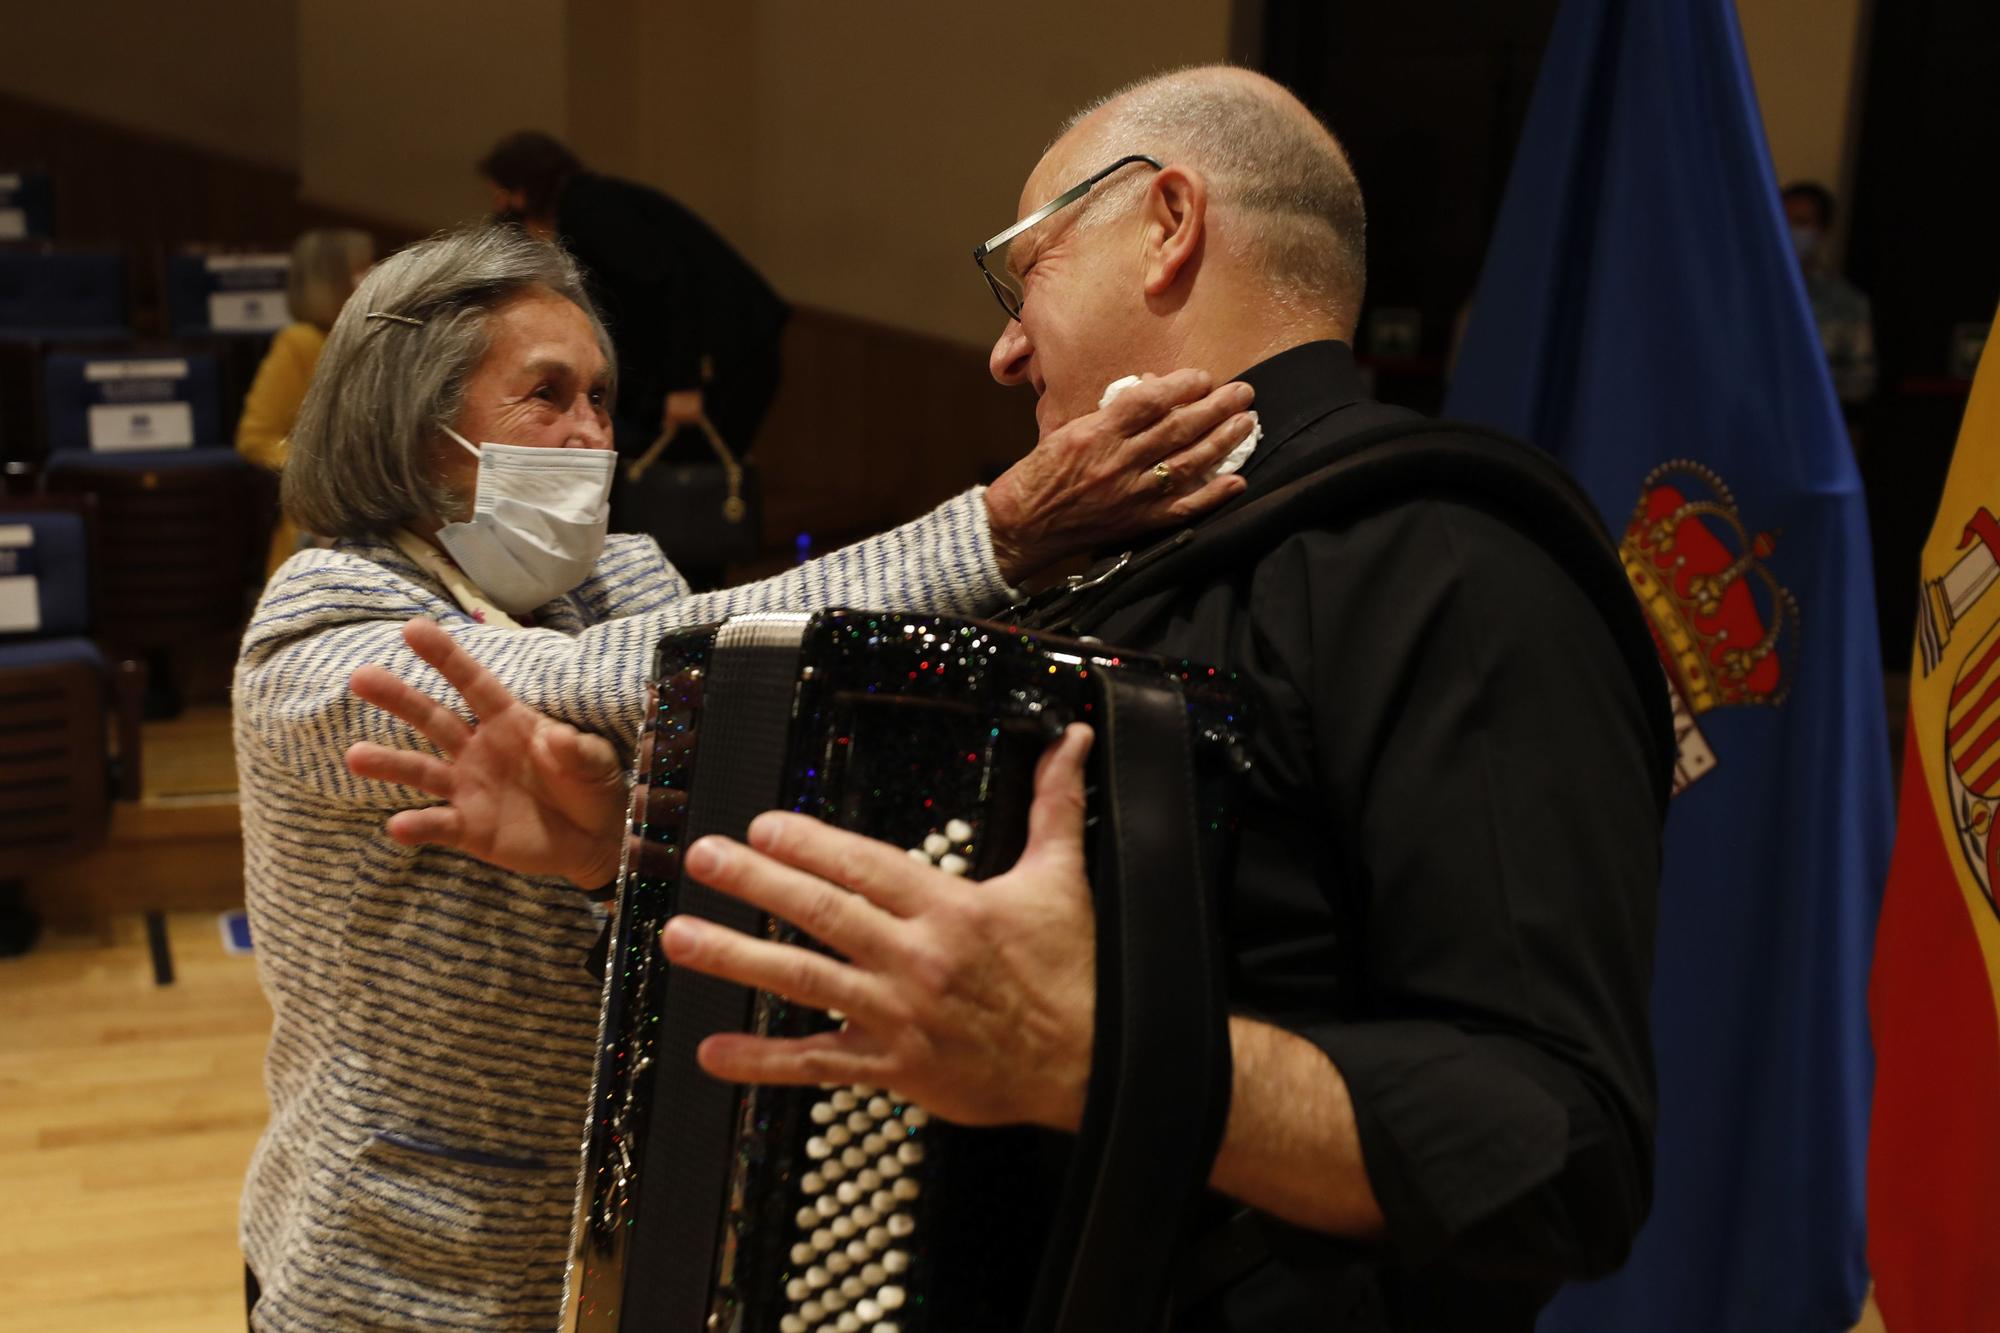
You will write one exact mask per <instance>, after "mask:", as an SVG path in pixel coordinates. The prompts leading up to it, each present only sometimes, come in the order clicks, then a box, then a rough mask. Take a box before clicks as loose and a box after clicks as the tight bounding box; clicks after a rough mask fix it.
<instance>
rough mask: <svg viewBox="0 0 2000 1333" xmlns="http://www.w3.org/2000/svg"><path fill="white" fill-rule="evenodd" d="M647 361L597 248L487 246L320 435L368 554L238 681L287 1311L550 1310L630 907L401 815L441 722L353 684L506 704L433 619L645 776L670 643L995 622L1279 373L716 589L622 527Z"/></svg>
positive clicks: (272, 608)
mask: <svg viewBox="0 0 2000 1333" xmlns="http://www.w3.org/2000/svg"><path fill="white" fill-rule="evenodd" d="M612 364H613V358H612V354H611V347H610V344H609V340H608V339H607V337H606V335H605V332H604V329H603V326H602V325H601V324H600V323H599V322H598V320H597V317H596V316H595V314H594V313H593V312H592V310H591V307H590V302H589V299H588V298H587V297H586V295H585V294H584V289H583V286H582V284H581V282H580V280H579V278H578V274H577V270H576V268H575V265H574V264H573V263H572V262H571V261H570V260H569V259H568V257H567V256H565V255H564V254H563V253H562V252H561V251H560V250H558V249H556V248H554V247H551V246H549V245H545V244H543V243H541V242H538V241H535V240H533V239H532V238H530V237H528V236H527V235H525V234H524V233H522V232H520V231H518V230H515V229H511V228H502V227H484V228H478V229H473V230H468V231H461V232H457V233H453V234H448V235H444V236H440V237H437V238H433V239H432V240H429V241H425V242H422V243H420V244H418V245H415V246H412V247H410V248H409V249H407V250H404V251H402V252H401V253H399V254H396V255H394V256H392V257H390V258H389V259H388V260H386V261H384V262H383V263H382V264H380V265H378V266H377V267H376V268H375V269H374V270H373V271H372V272H371V273H370V274H369V275H368V277H367V278H366V279H365V280H364V281H363V282H362V283H361V285H360V287H359V289H358V290H357V291H356V293H355V296H354V298H353V299H352V300H350V301H349V302H348V304H347V307H346V309H345V310H344V311H343V312H342V313H341V315H340V317H339V319H338V320H337V321H336V322H335V323H334V325H333V328H332V331H331V332H330V334H329V336H328V338H327V342H326V348H325V351H324V353H323V355H322V358H321V361H320V365H319V369H318V372H317V374H316V375H315V377H314V379H313V383H312V387H311V389H310V390H309V391H308V393H307V395H306V399H305V403H304V405H303V407H302V409H301V411H300V413H299V419H298V422H297V424H296V426H295V427H294V429H293V432H292V437H291V453H290V458H289V461H288V464H287V467H286V471H285V479H284V492H285V502H286V509H287V511H288V512H289V513H290V514H291V516H292V517H293V518H294V519H295V520H296V521H297V522H299V523H300V524H301V525H302V526H303V527H305V528H306V529H308V530H310V531H313V532H318V533H324V534H326V535H328V536H329V537H332V538H334V539H335V541H334V545H333V546H332V548H331V549H327V550H308V551H303V552H301V553H299V554H298V555H296V556H294V557H293V558H292V559H291V560H289V561H288V562H287V563H286V564H285V565H284V566H283V567H282V568H281V569H280V570H279V571H278V573H277V575H276V576H275V577H274V578H273V579H272V581H271V583H270V585H269V586H268V587H267V588H266V590H265V594H264V597H263V600H262V602H261V603H260V604H259V606H258V608H257V612H256V615H255V617H254V618H253V621H252V623H251V625H250V628H249V630H248V632H247V633H246V634H245V636H244V640H243V647H242V656H241V659H240V661H239V663H238V666H237V673H236V683H235V725H236V753H237V765H238V770H239V774H240V778H241V784H242V805H243V837H244V857H245V880H246V888H247V895H248V900H249V908H250V915H251V922H252V929H253V933H254V935H255V938H256V941H257V960H258V966H259V971H260V976H261V978H262V981H263V984H264V988H265V991H266V993H267V995H268V996H269V998H270V1001H271V1007H272V1011H273V1024H272V1033H271V1044H270V1049H269V1054H268V1058H267V1061H266V1085H267V1090H268V1094H269V1098H270V1103H271V1119H270V1124H269V1127H268V1128H267V1129H266V1131H265V1133H264V1136H263V1139H262V1141H261V1142H260V1143H259V1144H258V1147H257V1151H256V1155H255V1157H254V1159H253V1160H252V1162H251V1166H250V1172H249V1179H248V1182H247V1185H246V1187H245V1193H244V1203H243V1218H242V1240H243V1246H244V1251H245V1256H246V1258H247V1260H248V1265H249V1269H250V1274H249V1276H250V1279H251V1284H252V1285H251V1291H252V1293H253V1301H254V1302H255V1304H254V1310H253V1314H252V1320H253V1323H254V1325H255V1326H256V1327H259V1328H299V1327H311V1328H326V1327H336V1326H338V1327H369V1328H388V1327H394V1328H449V1329H516V1328H518V1329H534V1330H542V1329H546V1328H548V1327H550V1326H551V1325H552V1324H553V1323H554V1321H555V1319H556V1316H557V1311H558V1308H559V1304H560V1299H561V1296H560V1293H561V1285H562V1270H563V1258H564V1252H565V1248H566V1241H567V1236H568V1227H569V1215H570V1207H571V1201H572V1197H573V1194H574V1189H575V1177H576V1160H577V1158H576V1149H577V1143H578V1139H579V1134H580V1128H581V1125H582V1123H583V1118H584V1113H585V1102H586V1100H587V1098H588V1089H589V1083H590V1072H591V1059H592V1048H593V1045H594V1037H595V1026H596V1015H597V1007H598V994H599V992H598V986H597V983H596V982H594V981H593V980H592V979H591V977H590V975H589V973H588V971H587V970H586V966H585V961H586V956H587V954H588V953H589V951H590V949H591V946H592V944H593V942H594V941H595V939H596V936H597V934H598V929H599V924H600V920H601V918H600V916H599V915H598V913H600V912H601V910H602V909H601V908H599V907H597V906H596V905H595V904H594V903H593V902H592V901H591V899H590V897H589V896H588V895H587V894H586V893H580V892H578V891H577V890H578V889H579V888H581V889H584V890H594V889H598V888H600V887H601V884H600V883H597V882H589V881H594V880H596V879H597V877H598V876H599V875H601V876H602V877H603V878H604V879H609V878H610V877H611V872H612V869H613V867H612V866H611V865H610V864H609V863H608V862H607V863H606V864H605V865H604V866H602V867H592V868H591V869H590V871H589V872H588V873H577V872H575V871H574V869H573V868H572V873H575V874H577V879H578V880H579V881H582V882H578V883H577V884H576V885H575V886H574V887H572V885H571V884H570V883H569V882H566V881H564V880H560V879H553V878H537V877H534V876H532V875H526V874H517V873H512V872H507V871H500V870H495V869H493V868H490V867H489V866H487V865H485V864H483V863H481V862H479V861H476V860H474V859H473V858H472V857H471V856H470V855H468V854H466V853H465V852H463V851H459V850H455V849H452V848H449V847H446V846H442V845H439V844H437V843H430V844H422V845H412V842H413V841H414V840H415V839H416V838H419V837H422V836H424V832H425V828H426V827H427V826H425V825H424V824H423V823H422V822H421V821H422V820H423V819H424V818H425V816H426V815H432V812H419V813H418V814H415V815H404V816H402V817H401V819H402V820H403V821H404V822H403V823H402V824H400V825H399V827H398V830H397V832H396V833H395V834H394V835H393V836H392V832H391V830H390V829H387V828H385V822H386V821H388V818H389V816H390V815H391V814H392V813H393V812H395V811H397V810H398V809H400V807H401V806H402V805H403V804H404V801H403V800H402V798H401V796H400V795H399V792H398V789H397V788H395V787H393V786H391V785H389V784H387V783H384V782H380V781H374V780H369V779H364V778H359V777H356V776H355V775H353V774H351V773H350V772H349V771H348V770H347V768H346V767H345V766H344V764H343V756H344V755H345V753H346V752H347V751H348V749H349V747H350V746H353V745H355V744H357V743H376V744H379V745H383V746H389V747H397V748H410V747H412V746H416V745H418V744H420V742H418V740H417V737H416V733H415V732H414V731H413V730H412V729H411V728H410V727H408V726H406V725H404V724H402V723H400V722H397V721H396V720H395V719H394V718H392V717H390V716H389V715H388V714H386V713H383V712H380V711H378V710H376V709H375V708H372V707H370V706H368V705H367V704H365V703H363V702H361V701H360V700H358V699H357V698H355V697H354V696H353V695H350V694H349V693H348V690H347V680H348V676H349V674H350V672H352V671H353V670H354V669H355V668H356V667H357V666H359V665H361V664H363V663H385V664H389V666H390V669H391V671H392V672H393V674H394V676H395V677H396V678H398V679H400V680H401V681H402V682H403V683H405V684H406V685H409V686H414V687H416V688H418V689H423V690H428V691H430V692H432V693H437V694H439V695H440V697H442V698H444V699H446V700H448V701H449V703H450V705H451V708H452V709H455V710H456V711H457V713H458V715H459V717H461V718H470V717H471V710H470V709H468V708H466V707H464V704H463V702H462V701H461V700H459V699H458V696H456V695H455V694H452V693H451V692H450V691H448V690H441V689H440V684H439V678H438V677H437V676H436V675H435V674H433V673H432V672H431V670H430V669H429V668H428V667H426V666H424V665H423V664H422V663H421V662H420V661H418V660H417V659H416V658H415V657H414V656H413V655H412V654H410V653H409V652H408V651H407V650H406V649H405V648H404V646H403V643H402V640H401V638H400V637H399V634H400V631H401V628H402V626H403V624H404V622H405V621H408V620H409V619H411V618H412V617H429V618H432V619H434V620H435V621H437V622H438V623H439V625H441V626H442V628H443V629H444V630H445V631H446V632H447V633H448V634H450V636H451V637H452V639H453V640H454V641H455V642H456V643H457V644H458V645H460V646H461V647H463V648H464V649H465V650H466V651H468V652H470V653H471V654H472V655H473V656H474V657H476V658H477V659H479V660H480V661H482V662H484V663H486V664H488V665H489V666H490V667H491V668H492V670H493V672H494V674H495V676H496V677H497V678H498V680H499V682H500V683H501V684H502V685H504V687H505V688H506V689H507V690H508V691H511V692H512V694H513V695H514V696H516V697H518V698H519V699H520V700H521V701H523V702H525V703H527V704H529V705H532V706H533V707H534V708H535V709H538V710H540V711H541V712H542V713H545V714H547V715H549V716H550V717H552V718H554V719H557V720H558V721H560V722H562V723H566V724H570V726H573V727H575V728H581V729H582V730H583V731H586V732H592V733H597V734H599V735H601V736H603V737H605V738H608V739H609V741H610V742H611V745H610V746H607V745H605V744H604V743H603V742H601V741H596V740H594V739H590V740H589V743H588V745H586V744H585V741H586V739H587V738H585V737H582V736H581V735H580V734H579V733H578V732H576V731H574V730H571V729H570V727H569V726H565V727H562V728H557V729H553V730H552V732H551V733H548V734H549V735H550V737H551V738H550V739H548V740H546V741H544V742H538V743H537V746H536V747H535V748H534V752H533V753H526V754H523V756H522V763H523V764H524V765H527V766H530V767H533V766H535V765H546V766H551V767H553V768H562V767H564V766H566V765H567V766H570V767H572V768H574V767H576V766H578V765H588V764H591V763H595V764H596V765H597V768H598V780H600V781H602V782H604V783H618V782H621V781H622V777H621V775H620V768H621V765H620V764H619V763H617V762H615V757H614V753H613V749H612V747H613V746H615V747H616V748H617V751H618V752H619V753H621V754H622V753H623V752H624V751H627V750H629V747H630V744H631V741H632V738H633V737H634V736H635V735H636V733H637V729H638V725H639V721H640V717H641V714H642V711H643V709H644V706H645V702H644V696H645V685H644V682H645V675H646V670H647V665H648V659H649V656H650V653H651V650H652V647H653V645H654V643H655V642H656V641H657V640H658V638H659V637H660V636H661V634H662V633H664V632H666V631H668V630H670V629H673V628H675V627H677V626H682V625H687V624H694V623H700V622H703V621H710V620H714V619H717V618H720V617H721V616H724V615H727V614H731V613H735V612H743V611H757V610H803V609H811V608H815V607H826V606H832V605H855V606H890V605H893V606H901V607H909V608H913V609H927V610H934V611H940V612H956V613H969V614H977V613H980V612H986V611H992V610H995V609H996V608H998V607H1000V606H1002V605H1004V604H1005V603H1006V601H1007V600H1008V599H1009V597H1010V595H1011V591H1012V590H1011V588H1010V584H1012V583H1015V582H1017V581H1019V580H1020V579H1022V578H1023V577H1025V576H1026V575H1027V574H1029V573H1030V572H1032V571H1033V570H1035V569H1036V568H1038V567H1040V566H1043V565H1045V564H1047V563H1049V562H1052V561H1054V560H1057V559H1060V558H1063V557H1066V556H1069V555H1072V554H1075V553H1077V552H1079V551H1081V550H1083V549H1085V548H1086V547H1088V546H1093V545H1096V544H1099V543H1101V542H1103V541H1106V540H1114V539H1116V538H1117V537H1118V536H1119V535H1121V534H1125V533H1131V532H1137V531H1141V530H1145V529H1149V528H1156V527H1158V526H1160V525H1162V524H1164V523H1166V522H1170V521H1172V520H1174V519H1176V518H1179V517H1184V516H1186V515H1188V514H1191V513H1194V512H1197V511H1199V510H1201V509H1205V508H1207V507H1209V506H1211V505H1213V504H1216V503H1220V502H1221V501H1222V500H1224V499H1226V498H1228V497H1229V496H1230V495H1232V494H1235V493H1236V491H1237V490H1238V489H1239V488H1240V487H1241V484H1242V483H1241V482H1240V481H1238V480H1237V479H1235V478H1222V479H1218V480H1214V481H1209V482H1206V483H1198V482H1191V483H1190V484H1188V485H1186V486H1182V487H1178V488H1176V487H1174V486H1173V485H1172V484H1171V482H1172V479H1173V478H1175V477H1186V478H1200V477H1202V476H1204V475H1206V473H1207V470H1208V469H1209V468H1210V467H1211V466H1212V465H1213V464H1214V463H1215V462H1217V461H1218V460H1220V459H1221V458H1222V456H1223V455H1224V454H1226V453H1227V452H1228V450H1229V449H1230V448H1231V447H1233V446H1234V445H1235V444H1236V443H1237V442H1239V441H1240V440H1241V439H1242V438H1243V437H1244V436H1245V435H1246V434H1247V433H1248V430H1249V427H1250V421H1249V419H1248V417H1247V415H1246V414H1245V412H1244V411H1243V409H1244V408H1246V407H1247V406H1248V402H1249V396H1250V395H1249V390H1248V388H1247V386H1243V385H1226V386H1223V387H1222V388H1220V389H1217V390H1215V391H1214V392H1213V393H1210V392H1208V386H1207V384H1206V383H1205V377H1204V376H1201V375H1199V374H1196V373H1194V372H1180V373H1178V374H1176V375H1171V376H1166V377H1163V378H1161V379H1158V380H1152V381H1149V382H1148V383H1147V384H1146V385H1144V386H1142V388H1140V389H1135V390H1132V391H1129V392H1127V393H1125V394H1123V395H1121V396H1120V397H1119V398H1118V399H1117V401H1116V402H1115V403H1114V404H1113V405H1112V406H1111V407H1110V408H1108V409H1106V410H1105V411H1102V412H1099V413H1096V414H1094V415H1092V416H1089V417H1085V418H1082V419H1080V420H1078V421H1076V422H1073V423H1071V424H1070V425H1069V426H1066V427H1065V428H1064V429H1063V430H1061V431H1058V432H1055V433H1052V434H1050V435H1049V436H1047V437H1045V438H1044V439H1043V440H1042V441H1041V442H1040V443H1039V444H1038V445H1037V447H1036V448H1035V450H1034V451H1033V452H1032V453H1030V454H1029V455H1028V456H1027V457H1025V458H1023V459H1022V460H1021V462H1020V463H1018V464H1016V465H1015V467H1014V468H1012V469H1010V470H1009V471H1008V472H1007V473H1006V474H1005V475H1004V476H1002V477H1001V478H1000V479H999V480H998V481H996V482H995V483H994V485H993V486H992V487H991V488H988V489H985V490H972V491H968V492H966V493H965V494H963V495H961V496H958V497H957V498H955V499H953V500H950V501H947V502H946V503H945V504H943V505H941V506H940V507H939V508H938V509H936V510H935V511H933V512H932V513H930V514H928V515H925V516H924V517H922V518H919V519H917V520H916V521H914V522H912V523H910V524H908V525H906V526H904V527H902V528H898V529H896V530H894V531H891V532H888V533H885V534H883V535H881V536H879V537H876V538H873V539H871V540H869V541H866V542H862V543H860V544H858V545H856V546H853V547H849V548H847V549H846V550H842V551H838V552H835V553H833V554H832V555H829V556H827V557H825V558H824V559H822V560H819V561H816V562H814V563H812V564H809V565H803V566H800V567H798V568H796V569H793V570H791V571H789V572H787V573H786V574H784V575H782V576H780V577H778V578H774V579H771V580H768V581H766V582H763V583H757V584H751V585H748V586H745V587H740V588H733V589H726V590H723V591H720V592H716V593H711V594H707V595H703V596H692V595H690V594H689V593H688V591H687V587H686V584H685V583H684V581H683V580H682V579H681V578H680V577H679V576H678V575H677V574H676V573H675V572H674V570H673V569H672V567H671V566H669V565H668V564H667V563H666V562H665V560H664V559H663V558H662V556H661V554H660V550H659V547H658V546H657V545H655V544H654V543H653V542H652V541H651V540H650V539H648V538H643V537H614V538H610V539H609V540H607V539H606V537H605V535H604V533H605V512H606V511H605V499H606V493H607V490H608V487H609V482H610V467H611V462H612V459H613V455H612V454H611V453H610V452H609V446H610V428H609V411H610V405H611V398H612V390H613V385H612V382H611V375H612V371H611V366H612ZM1159 463H1164V464H1165V467H1164V468H1156V467H1155V464H1159ZM1163 479H1164V480H1165V481H1166V482H1167V483H1168V484H1164V485H1163V484H1162V480H1163ZM438 713H439V717H438V718H437V719H436V720H437V721H439V722H440V723H441V722H442V721H443V720H444V719H445V718H446V717H448V715H449V714H448V710H446V709H445V708H439V709H438ZM460 725H463V724H462V723H461V724H460ZM592 747H595V748H594V749H593V748H592ZM593 756H595V757H594V758H593ZM378 776H384V775H378ZM432 817H436V816H435V815H432ZM411 820H417V821H419V822H418V823H417V824H415V825H412V824H411V823H409V822H408V821H411ZM446 841H449V839H447V840H446ZM530 868H534V867H530ZM540 868H541V869H544V870H547V871H551V872H553V871H555V870H556V869H557V867H555V866H546V867H540ZM260 1288H261V1290H260Z"/></svg>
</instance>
